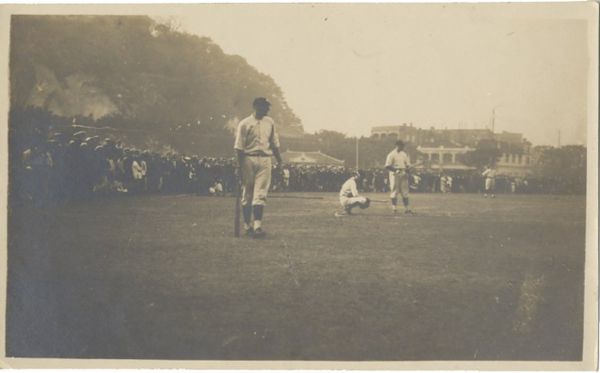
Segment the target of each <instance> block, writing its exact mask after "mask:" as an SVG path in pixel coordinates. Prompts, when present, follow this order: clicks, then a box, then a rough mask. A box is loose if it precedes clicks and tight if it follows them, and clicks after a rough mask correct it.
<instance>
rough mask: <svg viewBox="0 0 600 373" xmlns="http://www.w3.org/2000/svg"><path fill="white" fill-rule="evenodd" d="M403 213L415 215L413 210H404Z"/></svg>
mask: <svg viewBox="0 0 600 373" xmlns="http://www.w3.org/2000/svg"><path fill="white" fill-rule="evenodd" d="M404 214H405V215H417V213H415V212H414V211H413V210H404Z"/></svg>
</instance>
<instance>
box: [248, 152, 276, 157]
mask: <svg viewBox="0 0 600 373" xmlns="http://www.w3.org/2000/svg"><path fill="white" fill-rule="evenodd" d="M246 156H248V157H270V156H271V155H270V154H265V153H246Z"/></svg>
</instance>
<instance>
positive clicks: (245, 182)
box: [234, 97, 282, 238]
mask: <svg viewBox="0 0 600 373" xmlns="http://www.w3.org/2000/svg"><path fill="white" fill-rule="evenodd" d="M252 106H253V107H254V113H253V114H251V115H250V116H248V117H247V118H245V119H243V120H242V121H241V122H240V123H239V125H238V127H237V131H236V136H235V144H234V149H235V150H236V153H237V158H238V164H239V169H240V172H241V178H242V202H241V203H242V213H243V216H244V228H245V230H246V235H248V236H253V237H254V238H262V237H264V236H265V235H266V233H265V231H264V230H263V229H262V218H263V211H264V206H265V204H266V201H267V192H268V191H269V186H270V185H271V157H273V156H274V157H275V158H276V159H277V163H278V165H281V162H282V161H281V155H280V154H279V136H278V135H277V131H276V130H275V122H274V121H273V119H272V118H270V117H268V116H267V113H268V112H269V109H270V107H271V103H270V102H269V101H268V100H267V99H266V98H264V97H257V98H256V99H254V101H253V102H252ZM253 216H254V225H251V223H252V217H253Z"/></svg>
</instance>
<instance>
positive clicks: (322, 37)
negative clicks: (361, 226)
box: [174, 4, 588, 145]
mask: <svg viewBox="0 0 600 373" xmlns="http://www.w3.org/2000/svg"><path fill="white" fill-rule="evenodd" d="M544 5H547V4H537V6H538V7H539V6H544ZM498 6H499V5H498V4H496V5H494V6H491V7H486V6H484V5H482V4H472V5H468V4H467V5H462V6H454V5H451V4H446V5H423V4H421V5H417V6H415V5H408V4H401V5H390V4H387V5H373V4H371V5H356V4H355V5H332V4H329V5H324V4H321V5H309V4H303V5H289V4H288V5H255V4H250V5H248V4H246V5H231V4H230V5H203V6H201V7H199V8H194V9H195V10H194V11H193V12H191V11H183V12H178V13H176V14H175V15H174V17H175V18H176V19H177V20H178V21H179V22H180V23H181V27H182V29H183V30H184V31H187V32H190V33H194V34H198V35H202V36H208V37H210V38H211V39H213V41H215V42H216V43H217V44H218V45H220V46H221V48H223V50H224V51H225V52H226V53H228V54H238V55H241V56H242V57H244V58H245V59H246V60H247V61H248V63H250V64H251V65H253V66H255V67H256V68H257V69H258V70H260V71H261V72H264V73H266V74H269V75H271V76H272V77H273V78H274V79H275V81H276V82H277V83H278V84H279V86H280V87H281V88H282V90H283V92H284V94H285V97H286V99H287V101H288V103H289V105H290V107H292V108H293V110H294V111H295V113H296V114H297V115H298V116H299V117H300V118H301V120H302V123H303V125H304V128H305V130H306V131H308V132H314V131H316V130H319V129H331V130H336V131H340V132H344V133H347V134H349V135H368V134H369V132H370V128H371V127H372V126H381V125H396V124H402V123H404V122H407V123H408V122H412V123H413V124H414V125H415V126H419V127H430V126H434V127H437V128H444V127H447V128H482V127H485V126H488V127H489V126H490V124H491V120H492V111H493V109H494V108H495V112H496V119H495V128H496V131H503V130H504V131H514V132H521V133H523V134H524V135H525V136H526V137H527V138H528V139H530V140H531V141H532V142H533V143H534V144H536V145H537V144H552V145H556V143H557V139H558V131H559V129H560V131H561V140H562V141H561V142H562V144H569V143H576V144H583V143H585V140H586V133H585V132H586V131H585V129H586V120H587V117H586V100H587V96H586V94H587V84H586V81H587V73H588V72H587V69H588V62H587V55H588V50H587V40H586V35H587V29H586V27H587V25H586V23H585V22H584V21H581V20H577V19H564V18H567V17H564V13H565V12H564V9H561V8H560V7H557V5H556V4H555V5H553V7H555V8H556V9H557V11H556V12H554V11H545V13H544V14H543V15H542V14H535V16H534V15H533V13H531V12H523V11H521V12H519V14H518V15H516V13H515V12H503V11H498ZM518 6H520V7H524V6H527V5H525V4H519V5H518ZM492 8H493V9H492ZM494 9H495V10H494ZM513 10H518V9H513ZM521 10H523V9H521ZM546 10H548V9H546ZM515 15H516V16H515ZM568 18H571V17H568Z"/></svg>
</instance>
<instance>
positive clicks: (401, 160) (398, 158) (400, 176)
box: [385, 149, 410, 198]
mask: <svg viewBox="0 0 600 373" xmlns="http://www.w3.org/2000/svg"><path fill="white" fill-rule="evenodd" d="M389 166H392V168H394V169H395V170H397V171H395V172H394V171H390V173H389V178H390V191H391V194H390V197H391V198H397V196H398V193H400V194H401V195H402V198H408V173H407V172H406V170H407V169H408V168H409V167H410V159H409V157H408V154H406V152H405V151H404V150H401V151H398V149H394V150H392V151H391V152H390V153H389V154H388V155H387V158H386V160H385V167H389Z"/></svg>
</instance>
